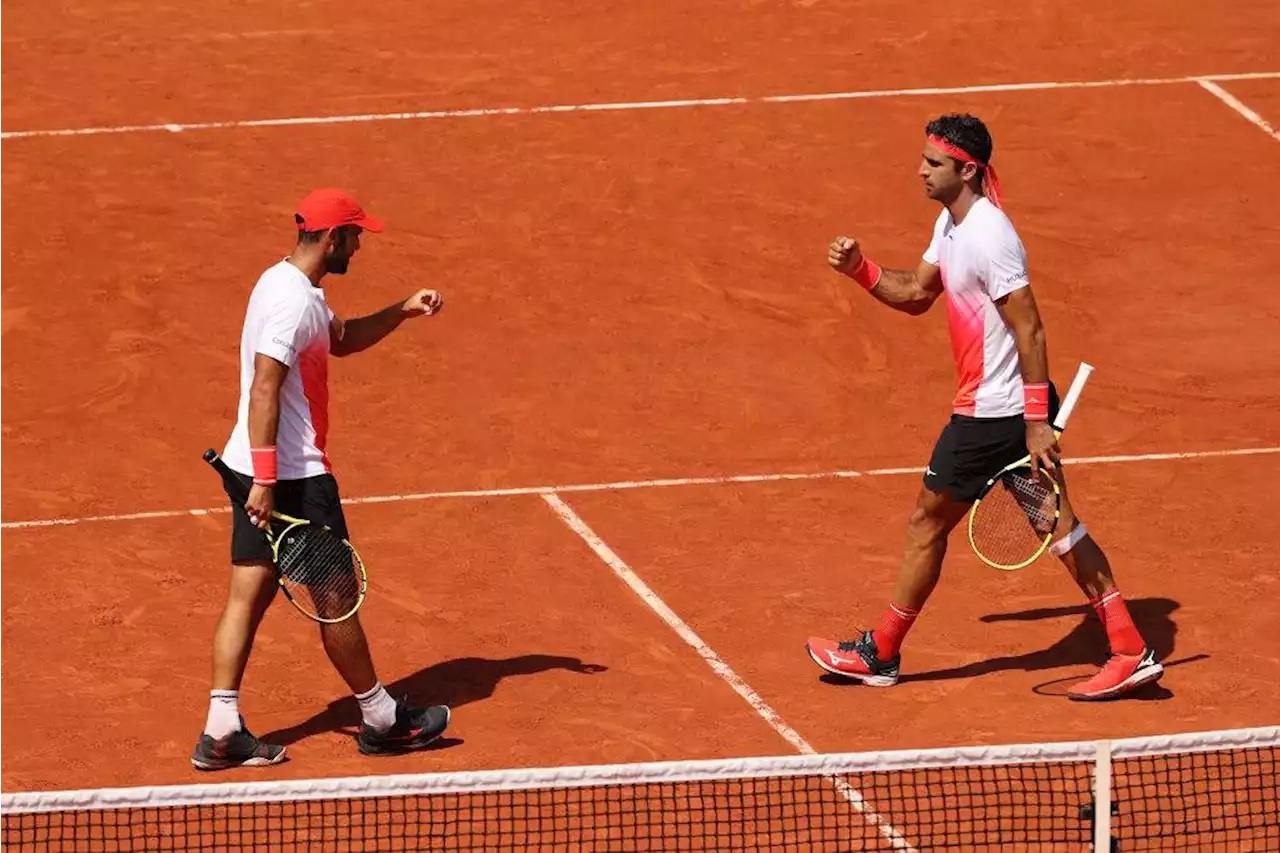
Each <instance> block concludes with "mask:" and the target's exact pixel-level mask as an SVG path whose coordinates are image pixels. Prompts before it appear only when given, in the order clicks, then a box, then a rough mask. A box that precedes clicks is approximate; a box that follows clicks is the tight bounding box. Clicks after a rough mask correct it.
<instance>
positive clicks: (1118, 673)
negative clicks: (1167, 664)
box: [1067, 649, 1164, 702]
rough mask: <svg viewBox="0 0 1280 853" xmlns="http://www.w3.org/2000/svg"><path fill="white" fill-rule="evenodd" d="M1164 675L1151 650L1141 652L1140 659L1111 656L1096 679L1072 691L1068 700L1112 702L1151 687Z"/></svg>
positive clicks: (1082, 683)
mask: <svg viewBox="0 0 1280 853" xmlns="http://www.w3.org/2000/svg"><path fill="white" fill-rule="evenodd" d="M1163 674H1164V667H1163V666H1162V665H1161V664H1160V662H1159V661H1157V660H1156V655H1155V652H1153V651H1151V649H1143V650H1142V654H1140V655H1112V656H1111V657H1110V659H1108V660H1107V662H1106V663H1105V664H1103V665H1102V669H1100V670H1098V673H1097V675H1095V676H1094V677H1093V678H1090V679H1089V680H1088V681H1082V682H1080V683H1079V684H1077V685H1075V686H1074V687H1072V688H1071V689H1070V690H1068V691H1067V696H1068V697H1069V698H1071V699H1076V700H1079V701H1084V702H1087V701H1093V700H1097V699H1111V698H1114V697H1116V696H1120V695H1122V694H1124V693H1128V692H1129V691H1131V690H1135V689H1137V688H1139V687H1141V686H1142V685H1144V684H1150V683H1152V682H1153V681H1155V680H1157V679H1158V678H1160V676H1161V675H1163Z"/></svg>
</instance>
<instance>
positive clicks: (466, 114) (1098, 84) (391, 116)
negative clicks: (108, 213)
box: [0, 71, 1280, 139]
mask: <svg viewBox="0 0 1280 853" xmlns="http://www.w3.org/2000/svg"><path fill="white" fill-rule="evenodd" d="M1277 78H1280V72H1277V71H1261V72H1256V73H1250V74H1202V75H1198V76H1195V77H1151V78H1137V79H1117V80H1091V81H1067V82H1056V83H1053V82H1048V83H995V84H991V85H981V86H950V87H940V88H926V89H872V90H866V91H851V92H825V93H819V94H809V95H767V96H760V97H755V98H743V97H729V98H693V99H685V100H676V101H627V102H621V103H605V104H572V105H570V104H563V105H558V106H545V107H496V108H489V109H469V110H426V111H421V112H397V113H365V114H361V115H339V116H299V117H294V118H266V119H245V120H241V121H210V122H191V123H187V124H181V123H173V122H171V123H167V124H134V125H120V126H116V127H80V128H62V129H58V130H12V131H5V132H4V133H0V139H36V138H48V137H56V136H103V135H107V134H119V133H161V132H163V133H183V132H186V131H195V130H226V129H236V128H255V127H263V128H266V127H298V126H300V125H324V124H356V123H363V122H372V121H422V120H427V119H444V118H480V117H486V116H520V115H543V114H547V113H573V112H606V111H615V110H658V109H684V108H689V107H723V106H740V105H743V104H788V103H797V102H803V101H850V100H862V99H867V98H899V97H914V96H928V95H970V94H981V93H987V92H1037V91H1044V90H1046V89H1105V88H1115V87H1118V86H1170V85H1176V84H1179V83H1199V84H1200V85H1202V86H1203V85H1204V84H1205V82H1206V81H1213V80H1219V81H1230V80H1271V79H1277Z"/></svg>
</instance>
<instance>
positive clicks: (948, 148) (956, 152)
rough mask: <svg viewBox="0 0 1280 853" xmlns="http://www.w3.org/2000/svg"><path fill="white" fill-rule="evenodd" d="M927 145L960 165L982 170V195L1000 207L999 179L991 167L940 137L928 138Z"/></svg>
mask: <svg viewBox="0 0 1280 853" xmlns="http://www.w3.org/2000/svg"><path fill="white" fill-rule="evenodd" d="M929 144H930V145H932V146H933V147H934V148H937V149H938V150H939V151H941V152H942V153H943V154H946V155H947V156H948V157H951V158H953V159H956V160H959V161H960V162H961V163H972V164H973V165H975V166H977V167H978V168H979V169H982V170H983V173H982V194H983V195H985V196H986V197H987V198H989V199H991V203H992V204H994V205H995V206H996V207H1000V179H999V178H997V177H996V170H995V168H994V167H993V166H991V165H989V164H987V163H984V162H982V161H981V160H979V159H978V158H976V157H974V156H973V155H972V154H970V153H969V152H968V151H965V150H964V149H963V148H958V147H956V146H955V145H952V144H951V143H950V142H948V141H947V140H945V139H943V138H942V137H941V136H930V137H929Z"/></svg>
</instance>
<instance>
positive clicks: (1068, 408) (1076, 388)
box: [1053, 361, 1093, 432]
mask: <svg viewBox="0 0 1280 853" xmlns="http://www.w3.org/2000/svg"><path fill="white" fill-rule="evenodd" d="M1091 373H1093V365H1092V364H1089V363H1087V362H1083V361H1082V362H1080V368H1079V369H1078V370H1077V371H1076V378H1075V379H1073V380H1072V381H1071V388H1070V390H1068V391H1067V396H1066V398H1064V399H1063V401H1062V405H1061V406H1060V407H1059V408H1058V416H1057V417H1056V418H1054V420H1053V428H1054V429H1055V430H1057V431H1058V432H1062V431H1063V430H1064V429H1066V428H1067V421H1068V420H1070V419H1071V412H1072V410H1074V409H1075V407H1076V403H1077V402H1078V401H1079V399H1080V395H1081V393H1083V392H1084V386H1085V383H1086V382H1088V381H1089V375H1090V374H1091Z"/></svg>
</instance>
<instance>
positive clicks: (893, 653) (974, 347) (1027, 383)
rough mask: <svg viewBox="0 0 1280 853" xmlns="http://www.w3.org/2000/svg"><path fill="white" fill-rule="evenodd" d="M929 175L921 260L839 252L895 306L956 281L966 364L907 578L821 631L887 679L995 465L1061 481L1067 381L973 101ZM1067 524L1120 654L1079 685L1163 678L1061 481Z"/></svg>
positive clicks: (853, 246) (1067, 557) (843, 247)
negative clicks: (1061, 396)
mask: <svg viewBox="0 0 1280 853" xmlns="http://www.w3.org/2000/svg"><path fill="white" fill-rule="evenodd" d="M925 133H926V136H927V138H926V140H925V145H924V154H923V157H922V159H921V162H920V172H919V174H920V177H921V178H922V179H923V180H924V187H925V192H926V193H927V194H928V196H929V197H930V198H932V199H933V200H934V201H937V202H939V203H940V204H941V205H942V207H943V210H942V212H941V213H940V214H939V216H938V220H937V223H936V224H935V225H934V229H933V239H932V241H931V242H930V244H929V247H928V249H927V250H926V251H925V253H924V257H923V261H922V263H921V264H920V265H919V267H918V268H917V269H915V270H914V271H911V270H891V269H883V268H881V267H880V266H879V265H878V264H876V263H875V262H874V261H872V260H871V259H870V258H867V257H866V256H865V255H863V253H862V250H861V248H860V247H859V245H858V241H857V240H852V239H849V238H848V237H837V238H836V239H835V241H834V242H832V244H831V247H830V249H829V250H828V254H827V260H828V263H830V264H831V266H832V267H834V268H835V269H836V270H838V271H839V272H842V273H844V274H845V275H847V276H848V277H850V278H852V279H853V280H854V281H856V282H857V283H858V284H859V285H861V286H862V287H863V288H864V289H865V290H867V291H868V292H869V293H870V294H871V295H872V296H873V297H875V298H876V299H878V300H879V301H881V302H883V303H884V304H885V305H888V306H889V307H890V308H894V309H897V310H899V311H903V312H906V313H908V314H913V315H914V314H923V313H924V312H926V311H928V310H929V308H930V306H932V305H933V303H934V301H935V300H936V299H937V298H938V297H939V296H941V295H942V294H943V293H944V292H945V293H946V296H947V300H946V301H947V320H948V325H949V327H950V332H951V348H952V352H953V355H954V356H955V361H956V369H957V372H958V374H959V384H960V388H959V392H958V393H957V394H956V397H955V402H954V407H953V414H952V416H951V421H950V423H948V424H947V425H946V427H945V428H944V429H943V430H942V435H941V436H940V437H939V439H938V442H937V445H936V446H935V447H934V450H933V455H932V457H931V458H930V460H929V465H928V467H927V468H926V469H925V474H924V485H923V488H922V489H921V490H920V495H919V497H918V499H917V502H916V508H915V510H914V511H913V512H912V513H911V516H910V518H909V520H908V522H907V548H906V554H905V555H904V557H903V560H902V567H901V569H900V571H899V573H898V581H897V585H896V587H895V589H894V592H893V598H892V599H891V601H890V603H889V606H888V608H887V609H886V610H885V613H884V617H883V618H882V619H881V620H880V624H879V626H878V627H877V628H876V629H875V630H874V631H865V632H863V633H862V635H861V636H860V637H858V638H857V639H855V640H850V641H848V642H834V641H831V640H825V639H822V638H820V637H811V638H810V639H809V642H808V644H807V648H808V651H809V656H810V657H811V658H813V660H814V662H816V663H817V664H818V665H819V666H820V667H822V668H823V669H825V670H827V671H828V672H833V673H836V674H838V675H843V676H848V677H849V678H854V679H857V680H859V681H861V682H863V683H865V684H870V685H873V686H876V687H889V686H891V685H894V684H896V683H897V682H898V674H899V669H900V664H901V656H900V654H899V651H898V649H899V647H900V646H901V644H902V641H903V639H904V638H905V637H906V635H907V632H908V631H909V630H910V629H911V626H912V625H913V624H914V623H915V620H916V617H917V616H919V614H920V609H921V608H922V607H924V603H925V602H926V601H927V600H928V598H929V595H930V593H932V592H933V588H934V586H935V585H936V584H937V582H938V578H939V577H940V576H941V574H942V562H943V557H944V556H945V555H946V551H947V538H948V536H949V535H950V533H951V531H952V529H954V528H955V526H956V525H957V524H958V523H959V522H960V521H961V520H962V519H963V518H964V516H965V514H966V513H967V512H968V510H969V508H970V506H971V505H972V504H973V502H974V500H976V498H977V497H978V494H979V493H980V492H981V491H982V487H983V486H984V485H985V484H986V482H987V479H988V478H990V477H991V476H993V475H994V474H995V473H996V472H997V471H999V470H1000V469H1001V468H1003V467H1004V466H1005V465H1008V464H1009V463H1012V462H1014V461H1016V460H1018V459H1020V458H1022V457H1023V456H1025V455H1027V454H1028V453H1030V454H1031V456H1032V458H1033V464H1036V465H1039V466H1041V467H1043V468H1045V469H1047V470H1049V471H1051V472H1053V475H1054V476H1055V477H1057V478H1058V480H1059V482H1060V483H1061V482H1063V481H1062V471H1061V469H1059V468H1058V467H1057V463H1058V458H1059V456H1058V454H1059V449H1058V442H1057V439H1056V438H1055V436H1054V432H1053V427H1052V426H1051V425H1050V419H1051V418H1052V417H1054V416H1055V415H1056V413H1057V412H1056V410H1057V406H1058V399H1057V390H1056V388H1055V387H1054V386H1053V384H1052V383H1051V382H1050V381H1049V361H1048V356H1047V355H1046V348H1045V331H1044V327H1043V325H1042V324H1041V322H1040V314H1039V312H1038V310H1037V309H1036V301H1035V297H1034V295H1033V294H1032V291H1031V282H1030V279H1029V277H1028V275H1027V259H1026V251H1025V250H1024V248H1023V245H1022V241H1021V240H1020V239H1019V237H1018V234H1017V232H1016V231H1015V230H1014V227H1013V224H1012V223H1011V222H1010V221H1009V218H1008V217H1007V216H1006V215H1005V213H1004V211H1003V210H1002V209H1001V206H1000V186H999V182H998V181H997V179H996V172H995V169H994V168H993V167H992V166H991V164H990V160H991V135H990V134H989V133H988V132H987V128H986V126H985V125H983V123H982V122H981V121H979V120H978V119H977V118H974V117H973V116H970V115H947V116H943V117H942V118H939V119H937V120H936V121H932V122H930V123H929V124H928V126H927V127H926V129H925ZM1058 530H1059V531H1063V534H1062V536H1061V537H1060V538H1059V539H1057V540H1056V541H1055V542H1053V544H1052V545H1050V551H1051V552H1052V553H1053V554H1054V555H1055V556H1057V557H1058V558H1059V559H1060V560H1061V561H1062V562H1063V563H1064V564H1065V565H1066V567H1067V570H1068V571H1069V572H1070V573H1071V576H1072V578H1073V579H1074V580H1075V582H1076V583H1077V584H1078V585H1079V587H1080V589H1081V590H1082V591H1083V592H1084V594H1085V595H1086V596H1088V599H1089V602H1090V603H1091V604H1092V605H1093V607H1094V609H1095V610H1096V612H1097V614H1098V617H1099V618H1100V619H1101V620H1102V624H1103V626H1104V627H1105V628H1106V632H1107V640H1108V643H1109V645H1110V656H1109V658H1108V660H1107V662H1106V663H1105V665H1104V666H1103V667H1102V668H1101V670H1099V672H1098V673H1097V674H1096V675H1094V676H1093V677H1092V678H1090V679H1088V680H1086V681H1084V682H1083V683H1080V684H1077V685H1076V686H1074V687H1073V688H1071V690H1070V691H1069V692H1068V695H1069V696H1070V697H1071V698H1073V699H1081V700H1086V699H1106V698H1110V697H1114V696H1119V695H1121V694H1123V693H1127V692H1129V691H1131V690H1133V689H1134V688H1136V687H1138V686H1140V685H1143V684H1147V683H1149V682H1152V681H1155V680H1156V679H1158V678H1159V677H1160V675H1161V673H1162V672H1163V667H1162V666H1161V665H1160V663H1158V662H1157V661H1156V657H1155V654H1154V653H1153V652H1152V650H1151V649H1150V648H1149V647H1148V646H1147V645H1146V643H1145V642H1144V641H1143V638H1142V636H1141V635H1140V634H1139V633H1138V630H1137V628H1135V627H1134V624H1133V620H1132V619H1131V618H1130V616H1129V611H1128V608H1127V607H1126V606H1125V602H1124V598H1123V597H1121V595H1120V591H1119V590H1118V589H1117V588H1116V582H1115V578H1114V577H1113V576H1112V573H1111V567H1110V565H1109V564H1108V563H1107V558H1106V556H1105V555H1104V554H1103V552H1102V549H1101V548H1099V547H1098V545H1097V543H1096V542H1094V540H1093V538H1092V537H1091V536H1090V535H1089V532H1088V530H1087V529H1086V528H1085V526H1084V525H1083V524H1082V523H1081V522H1080V521H1079V519H1077V518H1076V516H1075V514H1074V513H1073V512H1072V510H1071V505H1070V502H1069V501H1068V500H1067V495H1066V487H1065V483H1064V484H1063V495H1062V515H1061V518H1060V520H1059V523H1058Z"/></svg>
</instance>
